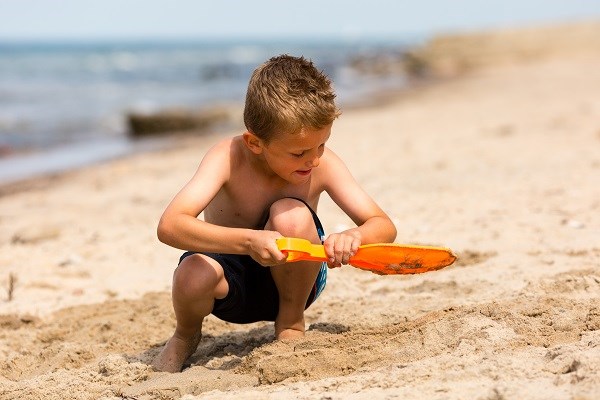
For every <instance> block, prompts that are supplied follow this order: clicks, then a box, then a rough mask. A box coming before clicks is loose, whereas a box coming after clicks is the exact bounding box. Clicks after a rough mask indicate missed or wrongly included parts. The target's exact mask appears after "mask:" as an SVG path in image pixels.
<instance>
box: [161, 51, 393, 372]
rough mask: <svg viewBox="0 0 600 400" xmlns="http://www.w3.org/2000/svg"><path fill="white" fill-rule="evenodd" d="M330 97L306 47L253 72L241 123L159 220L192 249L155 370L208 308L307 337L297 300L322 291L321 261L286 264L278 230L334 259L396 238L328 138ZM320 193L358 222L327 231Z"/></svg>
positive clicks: (182, 347) (172, 361)
mask: <svg viewBox="0 0 600 400" xmlns="http://www.w3.org/2000/svg"><path fill="white" fill-rule="evenodd" d="M334 98H335V94H334V92H333V89H332V88H331V82H330V80H329V79H328V78H327V77H326V76H325V75H323V74H322V73H321V72H319V71H318V70H317V69H316V68H315V67H314V66H313V64H312V62H310V61H307V60H306V59H304V58H303V57H300V58H297V57H291V56H288V55H282V56H278V57H274V58H271V59H270V60H269V61H268V62H266V63H265V64H263V65H261V66H260V67H258V68H257V69H256V70H255V71H254V73H253V75H252V78H251V79H250V83H249V86H248V92H247V96H246V104H245V109H244V123H245V125H246V128H247V131H246V132H244V133H243V134H242V135H241V136H236V137H233V138H230V139H227V140H223V141H222V142H220V143H218V144H217V145H215V146H214V147H213V148H211V149H210V150H209V151H208V152H207V154H206V155H205V156H204V159H203V160H202V162H201V163H200V166H199V167H198V170H197V171H196V173H195V175H194V176H193V177H192V179H191V180H190V181H189V182H188V183H187V184H186V185H185V186H184V187H183V189H182V190H181V191H180V192H179V193H178V194H177V195H176V196H175V198H174V199H173V200H172V201H171V203H170V204H169V205H168V207H167V208H166V210H165V212H164V214H163V215H162V217H161V220H160V223H159V226H158V237H159V239H160V240H161V241H162V242H164V243H166V244H168V245H170V246H173V247H176V248H179V249H185V250H190V251H188V252H186V253H185V254H184V255H183V256H182V257H181V259H180V262H179V266H178V267H177V269H176V270H175V272H174V276H173V293H172V294H173V307H174V309H175V316H176V318H177V327H176V329H175V333H174V334H173V336H172V337H171V338H170V339H169V341H168V342H167V344H166V345H165V347H164V349H163V350H162V352H161V353H160V354H159V355H158V356H157V358H156V359H155V360H154V363H153V364H154V367H155V368H156V369H158V370H161V371H170V372H176V371H180V370H181V368H182V366H183V364H184V362H185V360H186V359H187V358H188V357H190V356H191V355H192V354H193V353H194V351H195V350H196V347H197V346H198V343H199V341H200V337H201V329H202V321H203V319H204V317H206V316H207V315H208V314H211V313H212V314H214V315H215V316H217V317H218V318H221V319H223V320H225V321H229V322H234V323H250V322H256V321H274V322H275V337H276V338H277V339H292V338H298V337H302V336H304V329H305V326H304V310H305V309H306V308H308V306H309V305H310V304H311V303H312V302H314V301H315V299H316V297H317V296H318V295H319V293H320V292H321V290H322V289H323V287H324V285H325V276H326V274H327V265H322V264H321V263H318V262H307V261H301V262H295V263H289V264H286V263H285V261H286V256H285V254H283V253H282V252H281V251H279V249H278V248H277V245H276V242H275V241H276V239H277V238H279V237H281V236H288V237H300V238H305V239H308V240H310V241H312V242H313V243H321V242H322V240H324V242H323V244H324V246H325V252H326V254H327V256H328V258H329V262H328V263H327V264H328V265H329V267H339V266H341V265H342V264H347V263H348V259H349V258H350V257H351V256H352V255H353V254H354V253H355V252H356V250H357V249H358V246H360V245H361V244H366V243H373V242H392V241H393V240H394V239H395V237H396V229H395V227H394V224H393V223H392V222H391V221H390V219H389V217H388V216H387V215H386V214H385V213H384V212H383V211H382V210H381V208H380V207H379V206H377V204H376V203H375V202H374V201H373V200H372V199H371V198H370V197H369V196H368V195H367V194H366V193H365V192H364V191H363V190H362V189H361V188H360V187H359V185H358V184H357V182H356V181H355V180H354V178H353V177H352V176H351V174H350V172H349V171H348V169H347V168H346V166H345V165H344V163H343V162H342V161H341V160H340V159H339V158H338V157H337V156H336V155H335V153H333V152H332V151H331V150H329V149H328V148H326V147H325V143H326V142H327V140H328V139H329V135H330V134H331V127H332V124H333V121H334V120H335V119H336V118H337V117H338V116H339V114H340V112H339V110H338V109H337V107H336V105H335V102H334ZM324 191H325V192H327V193H328V194H329V196H330V197H331V198H332V199H333V201H334V202H335V203H336V204H337V205H338V206H339V207H340V208H341V209H342V210H343V211H344V212H346V214H348V216H349V217H350V218H351V219H352V220H353V221H354V222H355V223H356V225H357V227H356V228H352V229H348V230H346V231H344V232H340V233H334V234H332V235H329V236H328V237H327V238H326V239H324V235H323V232H322V227H321V224H320V222H319V220H318V218H317V216H316V214H315V211H316V210H317V205H318V202H319V196H320V194H321V193H322V192H324ZM202 211H204V220H203V221H202V220H199V219H198V218H197V217H198V215H199V214H200V213H201V212H202Z"/></svg>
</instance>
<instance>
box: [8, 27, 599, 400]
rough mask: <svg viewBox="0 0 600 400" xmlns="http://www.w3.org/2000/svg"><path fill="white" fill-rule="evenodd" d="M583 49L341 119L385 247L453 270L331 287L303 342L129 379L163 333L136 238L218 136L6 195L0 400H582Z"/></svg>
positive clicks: (336, 142) (593, 342) (336, 221)
mask: <svg viewBox="0 0 600 400" xmlns="http://www.w3.org/2000/svg"><path fill="white" fill-rule="evenodd" d="M586 26H587V27H588V28H586V29H592V28H589V27H590V26H591V27H596V28H594V29H596V30H595V31H593V29H592V31H593V32H595V33H600V30H598V29H597V28H598V26H599V25H598V24H586ZM552 29H553V32H555V31H557V30H558V29H563V30H564V32H571V31H570V30H569V29H571V28H570V27H568V26H567V27H560V28H552ZM584 31H586V30H585V29H584ZM527 32H538V33H537V34H536V35H537V37H538V38H540V39H539V43H541V44H540V47H543V46H542V44H543V43H544V40H543V39H544V37H545V36H544V35H543V34H539V32H540V31H539V30H527ZM542 32H543V31H542ZM523 35H525V33H523ZM566 36H568V35H566ZM591 36H592V37H593V38H595V39H593V40H589V44H590V45H589V46H585V45H584V43H585V42H582V38H585V35H584V36H581V35H580V36H577V37H578V39H577V40H578V46H577V49H576V51H575V50H574V49H573V48H572V47H569V46H567V45H563V47H566V49H565V51H564V52H561V51H559V49H558V50H557V47H556V46H552V50H551V51H549V52H548V53H543V52H541V53H540V52H538V53H536V54H538V55H539V54H546V55H547V56H544V57H542V56H539V57H527V58H526V59H525V60H524V59H522V58H521V57H515V58H509V59H507V58H506V55H505V53H503V55H502V60H503V61H502V62H501V63H498V65H495V63H494V62H485V63H481V64H479V63H478V64H476V65H475V64H473V65H475V67H473V68H470V69H469V70H468V71H463V72H464V73H463V74H462V75H461V76H459V77H455V78H454V79H451V80H442V81H439V82H437V83H435V84H429V85H425V86H423V87H420V88H417V89H414V90H411V91H410V92H408V93H405V94H403V95H400V96H398V97H396V98H394V99H392V100H390V101H389V103H387V104H383V105H379V106H377V107H371V108H365V109H357V110H350V111H347V112H346V113H345V114H344V115H343V116H342V117H341V119H340V120H339V121H338V122H336V126H335V128H334V134H333V137H332V139H331V143H330V147H331V148H333V149H334V150H335V151H336V152H338V153H339V154H340V155H341V156H342V157H343V158H345V159H346V160H347V163H348V165H349V167H350V169H351V170H352V171H353V173H354V175H355V176H356V177H357V179H358V180H359V181H360V182H361V183H362V184H363V185H364V186H365V188H366V189H367V191H369V192H370V193H371V194H372V195H373V197H375V198H376V199H377V200H378V201H379V202H380V204H381V205H382V206H383V208H384V209H385V210H386V211H387V212H388V213H389V214H390V215H391V216H392V217H393V218H394V221H395V223H396V224H397V226H398V232H399V235H398V238H397V241H398V242H404V243H420V244H438V245H445V246H449V247H451V248H453V249H454V250H455V252H456V253H457V254H458V256H459V260H458V261H457V263H456V264H455V265H453V266H451V267H449V268H446V269H443V270H441V271H437V272H432V273H427V274H422V275H414V276H393V277H381V276H377V275H374V274H370V273H368V272H365V271H361V270H357V269H354V268H352V267H344V268H342V269H339V270H333V271H331V273H330V277H329V280H328V285H327V289H326V291H325V292H324V293H323V295H322V296H321V297H320V298H319V300H318V301H317V302H316V303H315V304H314V305H313V306H311V308H310V309H309V311H308V312H307V315H306V318H307V323H308V325H309V326H310V328H309V330H308V332H307V335H306V338H305V339H303V340H300V341H293V342H273V341H272V339H273V333H272V326H271V325H270V324H268V323H257V324H250V325H232V324H228V323H225V322H222V321H219V320H218V319H216V318H213V317H209V318H208V319H207V321H206V323H205V326H204V338H203V340H202V342H201V344H200V346H199V347H198V350H197V351H196V353H195V354H194V355H193V356H192V358H191V359H190V363H189V367H188V368H186V369H185V370H184V371H183V372H182V373H180V374H168V373H158V372H154V371H153V370H152V369H151V367H150V366H149V365H148V362H149V360H151V359H152V357H153V356H154V355H155V354H156V353H157V352H158V351H159V349H160V346H162V344H163V343H164V342H165V340H166V339H167V338H168V337H169V336H170V334H171V333H172V330H173V327H174V317H173V312H172V309H171V301H170V293H169V288H170V278H171V273H172V269H173V266H174V264H175V262H176V260H177V257H178V255H179V252H178V251H177V250H173V249H169V248H167V247H166V246H164V245H161V244H159V243H158V242H157V240H156V239H155V234H154V230H155V225H156V222H157V219H158V218H159V216H160V213H161V212H162V209H163V208H164V207H165V205H166V204H167V202H168V201H169V200H170V198H171V196H172V195H173V194H174V193H175V191H176V190H177V189H178V187H180V186H181V185H182V184H183V183H184V182H185V180H186V179H188V177H189V176H190V175H191V173H192V172H193V171H194V169H195V167H196V164H197V162H198V161H199V158H200V157H201V156H202V154H203V152H204V151H205V150H206V148H207V147H208V146H210V145H211V144H212V143H214V142H215V141H216V140H218V136H213V137H206V138H204V139H188V140H187V141H186V142H185V143H184V145H183V146H175V147H174V148H172V149H168V150H164V151H162V152H155V153H150V154H143V155H137V156H134V157H130V158H127V159H123V160H117V161H114V162H111V163H107V164H103V165H98V166H94V167H89V168H86V169H84V170H80V171H75V172H71V173H68V174H64V175H61V176H58V177H54V178H48V179H41V180H38V181H36V182H32V183H28V184H27V185H21V187H19V188H17V187H14V186H13V187H11V188H4V189H3V192H2V193H3V194H2V196H1V197H0V278H1V279H2V280H3V281H4V282H6V284H5V285H3V286H2V288H3V289H2V293H1V294H0V295H1V296H3V297H4V298H3V301H2V302H1V303H0V398H1V399H24V398H27V399H178V398H184V399H187V400H192V399H229V398H231V399H234V398H235V399H240V398H242V399H265V398H273V399H279V398H281V399H287V398H297V399H314V398H317V399H363V398H390V399H391V398H427V399H465V398H468V399H489V400H499V399H550V398H551V399H580V400H583V399H588V400H592V399H597V398H600V300H599V297H600V268H599V266H600V68H598V65H600V48H598V47H597V46H596V45H595V44H596V43H597V42H596V38H597V37H600V34H599V35H596V34H594V35H591ZM501 37H502V36H501ZM520 37H521V36H520V35H518V34H515V33H514V32H510V33H509V34H506V36H504V38H505V39H504V40H506V43H505V44H504V45H503V46H502V48H503V49H504V48H507V47H508V48H510V43H511V42H510V41H511V40H515V38H516V40H519V38H520ZM465 40H467V39H465ZM499 40H502V39H501V38H500V39H499V38H498V37H497V36H494V41H495V43H497V41H499ZM467 42H469V40H467ZM478 43H479V42H478ZM528 43H531V41H530V42H528ZM493 56H494V55H493V54H486V57H487V58H488V59H489V58H491V57H493ZM477 57H479V55H478V56H477ZM319 214H320V216H321V217H322V220H323V222H324V224H325V227H326V230H327V231H328V232H332V231H335V230H337V229H341V228H342V227H343V226H344V225H347V224H349V222H348V219H347V218H346V217H344V216H343V215H342V213H341V212H340V211H339V210H337V209H336V208H335V206H334V205H333V204H332V203H331V201H330V200H329V199H324V200H323V202H322V204H321V205H320V208H319ZM9 276H13V277H15V278H16V283H15V284H14V286H13V287H12V288H11V287H10V285H9V284H8V278H9ZM9 297H10V301H8V298H9Z"/></svg>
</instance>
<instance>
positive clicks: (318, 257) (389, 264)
mask: <svg viewBox="0 0 600 400" xmlns="http://www.w3.org/2000/svg"><path fill="white" fill-rule="evenodd" d="M277 246H278V247H279V250H281V251H282V252H283V253H287V262H293V261H301V260H305V261H327V256H326V255H325V248H324V247H323V246H322V245H319V244H312V243H311V242H310V241H308V240H306V239H299V238H286V237H284V238H279V239H277ZM455 260H456V256H455V255H454V253H452V251H451V250H450V249H447V248H445V247H430V246H413V245H404V244H397V243H374V244H366V245H362V246H360V247H359V248H358V251H357V252H356V254H355V255H354V256H352V257H351V258H350V260H349V264H350V265H352V266H353V267H356V268H360V269H364V270H367V271H371V272H373V273H375V274H378V275H398V274H421V273H423V272H429V271H436V270H438V269H441V268H444V267H446V266H448V265H450V264H452V263H453V262H454V261H455Z"/></svg>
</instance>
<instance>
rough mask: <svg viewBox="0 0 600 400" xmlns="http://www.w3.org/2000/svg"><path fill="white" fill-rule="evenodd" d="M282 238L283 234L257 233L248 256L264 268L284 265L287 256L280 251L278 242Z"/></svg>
mask: <svg viewBox="0 0 600 400" xmlns="http://www.w3.org/2000/svg"><path fill="white" fill-rule="evenodd" d="M281 237H283V236H282V235H281V233H279V232H276V231H262V230H261V231H256V235H254V237H253V238H252V239H251V240H250V245H249V248H248V254H249V255H250V257H252V259H254V261H256V262H257V263H259V264H260V265H262V266H264V267H271V266H273V265H280V264H284V263H285V260H286V258H287V255H286V254H284V253H282V252H281V251H280V250H279V247H277V242H276V240H277V239H279V238H281Z"/></svg>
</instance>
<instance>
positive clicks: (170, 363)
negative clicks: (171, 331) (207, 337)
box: [152, 332, 202, 372]
mask: <svg viewBox="0 0 600 400" xmlns="http://www.w3.org/2000/svg"><path fill="white" fill-rule="evenodd" d="M201 338H202V333H200V332H198V333H197V334H195V335H194V336H192V337H191V338H190V339H184V338H181V337H179V336H176V335H173V336H172V337H171V339H169V341H168V342H167V343H166V344H165V347H163V349H162V350H161V352H160V353H159V354H158V356H156V358H155V359H154V361H152V366H153V367H154V369H156V370H157V371H163V372H181V368H182V367H183V363H184V362H185V360H187V359H188V358H189V357H190V356H191V355H192V354H194V352H195V351H196V348H197V347H198V343H200V339H201Z"/></svg>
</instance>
